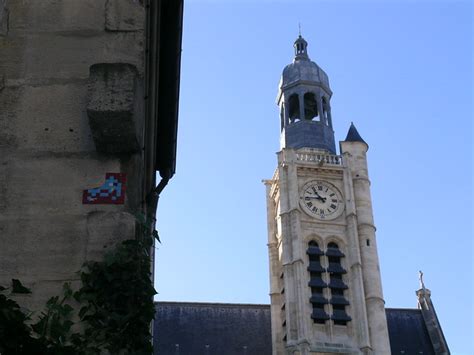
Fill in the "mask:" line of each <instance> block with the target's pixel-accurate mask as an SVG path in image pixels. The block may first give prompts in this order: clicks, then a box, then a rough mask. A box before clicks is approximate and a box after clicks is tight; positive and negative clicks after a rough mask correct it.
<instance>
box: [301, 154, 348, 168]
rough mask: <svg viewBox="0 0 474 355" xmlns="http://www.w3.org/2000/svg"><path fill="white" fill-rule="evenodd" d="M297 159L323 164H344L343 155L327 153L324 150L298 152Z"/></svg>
mask: <svg viewBox="0 0 474 355" xmlns="http://www.w3.org/2000/svg"><path fill="white" fill-rule="evenodd" d="M296 160H297V161H304V162H313V163H316V164H321V165H323V164H327V165H342V157H341V156H340V155H334V154H327V153H323V152H312V153H308V152H304V153H303V152H300V153H296Z"/></svg>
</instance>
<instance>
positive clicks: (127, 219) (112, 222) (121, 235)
mask: <svg viewBox="0 0 474 355" xmlns="http://www.w3.org/2000/svg"><path fill="white" fill-rule="evenodd" d="M134 238H135V217H134V216H133V215H131V214H130V213H127V212H103V211H94V212H90V213H88V215H87V241H86V244H85V245H86V255H85V258H86V260H96V261H99V260H102V258H103V256H104V254H105V253H106V252H107V251H110V250H113V248H114V247H115V246H116V245H118V244H119V243H120V242H122V241H124V240H126V239H134Z"/></svg>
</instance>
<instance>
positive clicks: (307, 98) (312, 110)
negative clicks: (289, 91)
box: [304, 92, 318, 121]
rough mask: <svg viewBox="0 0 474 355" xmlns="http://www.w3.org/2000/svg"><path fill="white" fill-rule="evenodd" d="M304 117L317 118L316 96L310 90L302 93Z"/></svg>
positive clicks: (307, 118)
mask: <svg viewBox="0 0 474 355" xmlns="http://www.w3.org/2000/svg"><path fill="white" fill-rule="evenodd" d="M304 118H305V120H310V121H311V120H313V119H316V120H318V105H317V104H316V96H315V95H314V94H313V93H312V92H307V93H306V94H304Z"/></svg>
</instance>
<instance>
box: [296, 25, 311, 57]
mask: <svg viewBox="0 0 474 355" xmlns="http://www.w3.org/2000/svg"><path fill="white" fill-rule="evenodd" d="M293 47H295V60H309V57H308V50H307V48H308V42H306V41H305V39H304V38H303V37H301V29H300V34H299V36H298V38H297V39H296V41H295V43H294V44H293Z"/></svg>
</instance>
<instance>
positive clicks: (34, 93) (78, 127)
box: [0, 80, 95, 153]
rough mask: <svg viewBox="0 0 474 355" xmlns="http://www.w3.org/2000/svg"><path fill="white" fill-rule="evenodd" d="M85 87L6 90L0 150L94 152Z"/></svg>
mask: <svg viewBox="0 0 474 355" xmlns="http://www.w3.org/2000/svg"><path fill="white" fill-rule="evenodd" d="M85 83H86V81H85V80H84V81H83V82H75V83H71V84H64V85H43V86H22V87H7V88H5V89H4V91H3V93H2V95H0V105H1V107H2V108H4V109H5V110H4V111H2V112H1V113H0V117H1V118H2V120H0V128H1V129H0V147H2V146H10V147H13V146H15V147H18V148H20V149H32V150H36V151H51V152H61V153H64V152H94V151H95V146H94V141H93V139H92V133H91V131H90V128H89V124H88V119H87V114H86V110H85V107H86V103H87V88H86V85H85ZM2 138H3V139H2Z"/></svg>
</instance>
